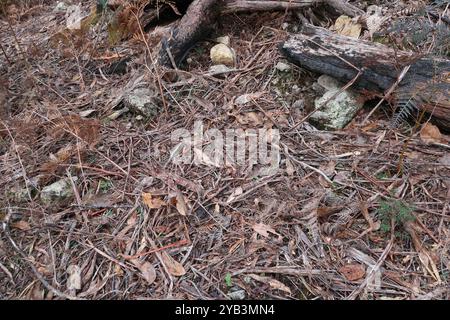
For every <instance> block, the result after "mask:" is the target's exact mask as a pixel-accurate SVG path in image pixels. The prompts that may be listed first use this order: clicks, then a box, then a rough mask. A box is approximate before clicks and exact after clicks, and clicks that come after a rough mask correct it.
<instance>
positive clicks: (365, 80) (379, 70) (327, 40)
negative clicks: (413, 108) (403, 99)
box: [281, 25, 450, 130]
mask: <svg viewBox="0 0 450 320" xmlns="http://www.w3.org/2000/svg"><path fill="white" fill-rule="evenodd" d="M281 51H282V52H283V53H284V54H285V55H286V56H287V57H288V58H289V59H290V60H292V61H293V62H294V63H296V64H298V65H299V66H301V67H303V68H305V69H308V70H310V71H313V72H317V73H320V74H327V75H329V76H331V77H334V78H336V79H338V80H340V81H342V82H348V81H350V80H352V79H354V78H355V76H356V75H357V73H358V71H357V70H358V69H359V70H362V73H361V74H360V76H359V77H358V79H357V80H356V81H355V83H354V84H353V88H355V89H357V90H360V91H362V92H364V93H368V94H369V95H375V96H381V97H386V99H387V100H391V101H395V100H396V97H397V93H401V94H402V96H405V95H406V96H408V95H410V96H411V97H413V96H414V97H417V99H416V100H418V101H420V104H418V107H419V108H420V109H421V110H424V111H426V112H427V113H429V114H432V116H433V117H434V118H435V119H436V120H437V123H438V124H439V125H440V126H441V127H442V128H444V129H447V130H449V129H450V81H449V75H450V61H449V60H445V59H438V58H434V57H421V56H418V55H417V54H415V53H412V52H405V51H394V50H393V49H391V48H389V47H388V46H385V45H382V44H379V43H372V42H369V41H362V40H358V39H354V38H350V37H345V36H341V35H338V34H335V33H332V32H330V31H328V30H326V29H323V28H319V27H314V26H309V25H308V26H306V27H305V28H304V29H303V30H302V33H301V34H297V35H293V36H291V37H290V38H289V39H288V40H287V41H286V42H285V43H284V44H283V45H282V47H281ZM407 66H410V67H409V70H408V72H407V73H406V74H404V77H403V79H402V80H401V81H400V83H399V84H398V88H397V90H395V92H393V93H392V95H391V96H390V97H389V95H390V92H389V94H387V93H388V91H389V89H391V88H392V87H393V85H394V84H395V83H396V82H397V81H398V79H399V75H400V74H401V73H402V71H403V70H404V69H405V67H407Z"/></svg>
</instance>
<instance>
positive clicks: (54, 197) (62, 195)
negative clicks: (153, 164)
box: [41, 177, 78, 204]
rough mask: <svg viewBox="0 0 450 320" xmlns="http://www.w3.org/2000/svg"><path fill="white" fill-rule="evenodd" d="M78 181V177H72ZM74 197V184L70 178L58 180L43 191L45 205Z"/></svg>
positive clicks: (42, 197)
mask: <svg viewBox="0 0 450 320" xmlns="http://www.w3.org/2000/svg"><path fill="white" fill-rule="evenodd" d="M72 179H73V180H74V181H76V180H77V179H78V178H77V177H72ZM72 195H73V189H72V184H71V183H70V180H69V178H65V179H61V180H58V181H56V182H54V183H52V184H51V185H48V186H46V187H44V188H43V189H42V191H41V200H42V202H44V203H45V204H51V203H52V202H54V201H61V200H64V199H67V198H69V197H71V196H72Z"/></svg>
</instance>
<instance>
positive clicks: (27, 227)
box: [11, 220, 31, 231]
mask: <svg viewBox="0 0 450 320" xmlns="http://www.w3.org/2000/svg"><path fill="white" fill-rule="evenodd" d="M11 227H13V228H15V229H19V230H22V231H28V230H30V229H31V227H30V224H29V223H28V222H26V221H24V220H20V221H17V222H14V223H11Z"/></svg>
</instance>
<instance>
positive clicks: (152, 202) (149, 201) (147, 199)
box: [142, 192, 166, 209]
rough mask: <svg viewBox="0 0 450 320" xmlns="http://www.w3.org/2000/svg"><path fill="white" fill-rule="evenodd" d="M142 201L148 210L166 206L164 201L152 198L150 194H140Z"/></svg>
mask: <svg viewBox="0 0 450 320" xmlns="http://www.w3.org/2000/svg"><path fill="white" fill-rule="evenodd" d="M142 201H143V202H144V203H145V204H146V205H147V206H148V207H149V208H150V209H159V208H161V207H162V206H165V205H166V202H165V201H164V200H162V199H161V198H160V197H154V196H153V195H152V194H151V193H147V192H143V193H142Z"/></svg>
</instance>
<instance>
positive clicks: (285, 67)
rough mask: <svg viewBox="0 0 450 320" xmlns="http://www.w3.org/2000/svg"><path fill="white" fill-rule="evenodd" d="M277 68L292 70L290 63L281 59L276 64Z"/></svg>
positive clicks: (282, 70)
mask: <svg viewBox="0 0 450 320" xmlns="http://www.w3.org/2000/svg"><path fill="white" fill-rule="evenodd" d="M275 69H277V70H278V71H280V72H289V71H291V66H290V65H288V64H287V63H284V62H281V61H279V62H278V63H277V65H276V66H275Z"/></svg>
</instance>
